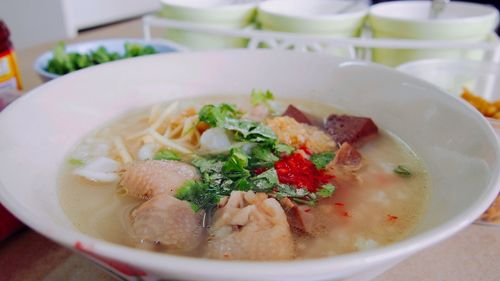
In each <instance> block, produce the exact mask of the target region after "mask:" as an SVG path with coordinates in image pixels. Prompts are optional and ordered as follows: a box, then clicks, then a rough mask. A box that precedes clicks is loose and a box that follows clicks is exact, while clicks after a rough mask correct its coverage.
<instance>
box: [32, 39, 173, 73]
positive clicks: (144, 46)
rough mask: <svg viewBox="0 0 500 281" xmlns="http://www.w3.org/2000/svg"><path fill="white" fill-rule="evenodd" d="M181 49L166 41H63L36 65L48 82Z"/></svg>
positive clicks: (44, 55) (36, 68)
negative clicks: (120, 62) (72, 74)
mask: <svg viewBox="0 0 500 281" xmlns="http://www.w3.org/2000/svg"><path fill="white" fill-rule="evenodd" d="M181 50H183V49H182V47H179V46H178V45H176V44H174V43H170V42H167V41H163V40H162V41H160V40H151V41H146V40H143V39H107V40H96V41H87V42H81V43H75V44H70V45H66V44H65V43H64V42H60V43H58V44H57V45H56V46H55V47H54V49H52V50H51V51H47V52H45V53H44V54H42V55H41V56H39V57H38V58H37V60H36V61H35V64H34V65H33V68H34V69H35V71H36V72H37V73H38V75H39V76H40V78H41V79H42V80H43V81H44V82H47V81H49V80H52V79H54V78H57V77H59V76H62V75H65V74H68V73H70V72H74V71H77V70H80V69H83V68H87V67H91V66H94V65H98V64H102V63H107V62H111V61H116V60H122V59H127V58H133V57H138V56H145V55H152V54H158V53H168V52H177V51H181Z"/></svg>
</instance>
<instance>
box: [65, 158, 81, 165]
mask: <svg viewBox="0 0 500 281" xmlns="http://www.w3.org/2000/svg"><path fill="white" fill-rule="evenodd" d="M68 162H69V163H70V164H71V165H74V166H81V165H83V164H85V162H84V161H83V160H80V159H76V158H73V157H72V158H69V159H68Z"/></svg>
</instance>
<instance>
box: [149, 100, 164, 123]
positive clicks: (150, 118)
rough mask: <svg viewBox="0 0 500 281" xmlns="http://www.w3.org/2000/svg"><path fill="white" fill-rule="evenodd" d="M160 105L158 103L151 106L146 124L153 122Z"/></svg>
mask: <svg viewBox="0 0 500 281" xmlns="http://www.w3.org/2000/svg"><path fill="white" fill-rule="evenodd" d="M160 109H161V106H160V105H159V104H155V105H154V106H153V107H152V108H151V112H150V113H149V118H148V124H153V123H154V122H155V120H156V119H158V116H159V115H160Z"/></svg>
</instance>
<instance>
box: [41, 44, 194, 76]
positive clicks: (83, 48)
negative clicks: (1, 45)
mask: <svg viewBox="0 0 500 281" xmlns="http://www.w3.org/2000/svg"><path fill="white" fill-rule="evenodd" d="M127 42H129V43H135V44H141V45H150V46H152V47H153V48H154V49H155V50H156V52H157V53H170V52H177V51H182V50H185V48H184V47H181V46H179V45H177V44H175V43H172V42H167V41H164V40H151V41H146V40H144V39H134V38H117V39H106V40H95V41H86V42H80V43H74V44H69V45H66V51H67V52H76V53H90V52H91V51H95V50H97V49H98V48H99V47H101V46H102V47H105V48H106V49H107V50H108V51H110V52H118V53H119V54H123V53H124V52H125V49H124V45H125V43H127ZM52 57H53V54H52V50H50V51H47V52H45V53H43V54H42V55H40V56H39V57H38V58H37V59H36V60H35V63H34V64H33V69H34V70H35V71H36V73H37V74H38V76H40V78H41V79H42V81H43V82H47V81H49V80H52V79H55V78H58V77H60V76H61V75H59V74H55V73H51V72H48V71H47V70H46V69H47V65H48V62H49V61H50V60H51V59H52Z"/></svg>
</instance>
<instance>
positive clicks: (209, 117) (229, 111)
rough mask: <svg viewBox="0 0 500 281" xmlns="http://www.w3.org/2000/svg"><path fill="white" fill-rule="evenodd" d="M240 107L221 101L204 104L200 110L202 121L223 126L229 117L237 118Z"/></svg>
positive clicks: (214, 125)
mask: <svg viewBox="0 0 500 281" xmlns="http://www.w3.org/2000/svg"><path fill="white" fill-rule="evenodd" d="M238 116H239V112H238V109H237V108H236V105H234V104H228V103H221V104H217V105H213V104H208V105H205V106H203V107H202V108H201V109H200V112H199V118H200V121H203V122H206V123H207V124H208V125H210V127H223V124H224V123H225V122H226V120H227V119H228V118H237V117H238Z"/></svg>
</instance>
